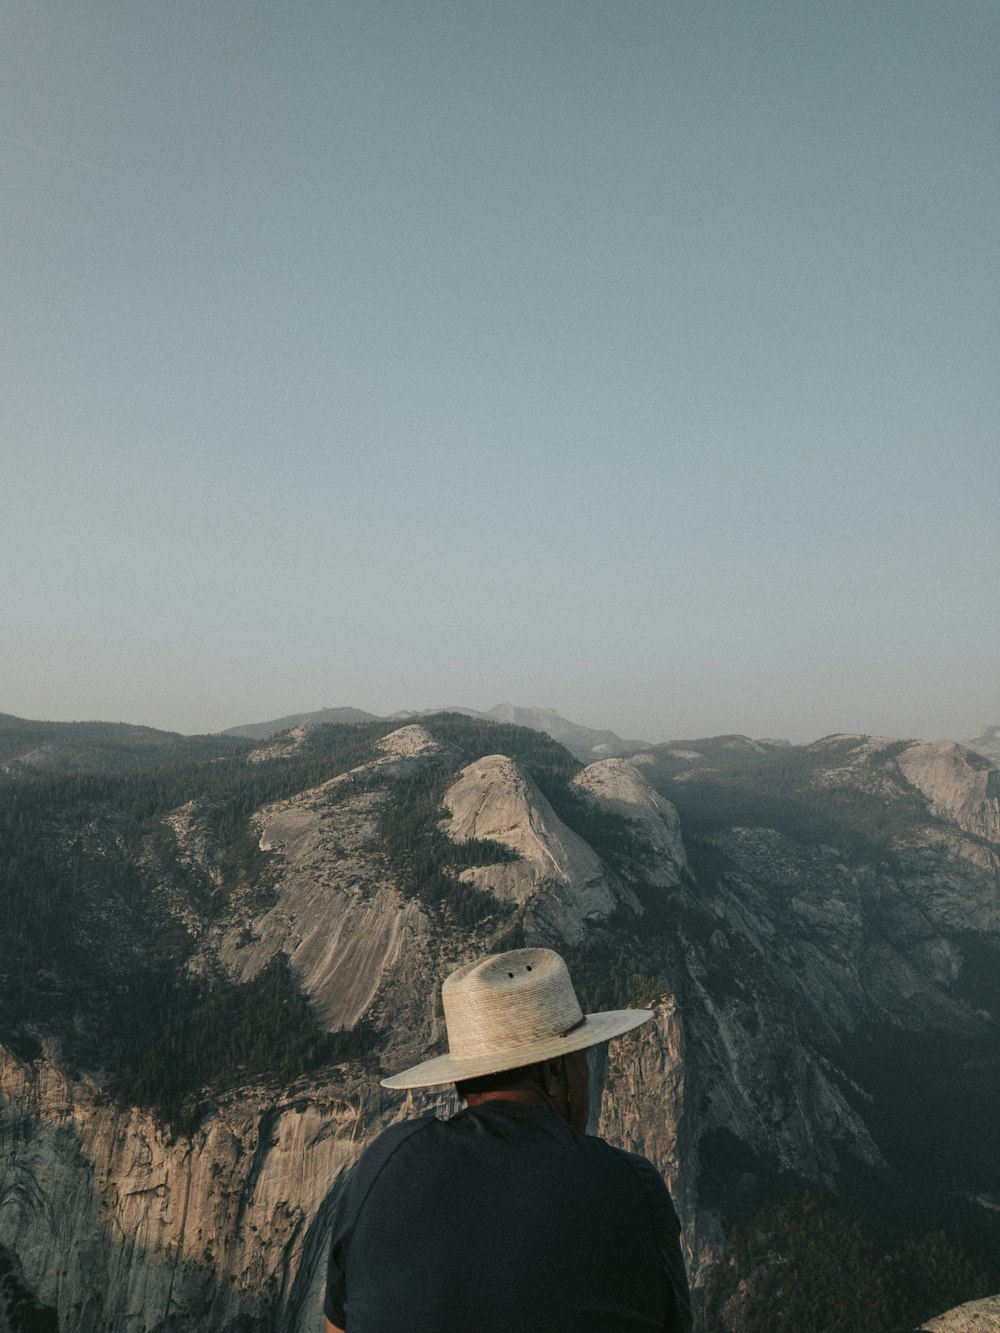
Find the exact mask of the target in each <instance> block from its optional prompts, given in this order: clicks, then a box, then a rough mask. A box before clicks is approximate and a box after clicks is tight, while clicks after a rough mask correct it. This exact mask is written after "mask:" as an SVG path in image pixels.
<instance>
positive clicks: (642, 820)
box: [573, 759, 688, 888]
mask: <svg viewBox="0 0 1000 1333" xmlns="http://www.w3.org/2000/svg"><path fill="white" fill-rule="evenodd" d="M573 785H574V786H576V787H578V788H579V789H580V790H581V791H584V792H586V793H587V794H588V795H589V796H591V797H592V798H593V799H594V800H595V801H596V802H597V804H598V805H599V806H600V807H601V808H602V809H604V810H610V811H611V812H612V813H613V814H616V815H621V816H623V817H624V818H625V819H627V820H628V821H629V822H630V824H631V826H632V829H633V832H634V834H635V837H636V840H637V844H638V845H637V848H636V853H637V856H636V859H637V862H638V864H639V867H640V873H641V874H642V877H643V878H644V879H645V880H646V881H647V882H648V883H650V884H654V885H657V886H658V887H660V888H670V887H672V886H673V885H675V884H678V883H680V878H681V873H682V871H685V870H687V868H688V864H687V853H686V852H685V850H684V839H683V838H682V836H681V821H680V818H679V817H678V814H677V811H676V810H675V809H674V807H673V806H672V805H671V804H670V802H669V801H668V800H666V799H665V798H664V797H662V796H661V795H660V794H659V792H657V791H655V790H654V789H653V788H652V787H651V786H650V784H649V783H648V782H647V781H646V778H645V777H644V775H643V773H642V771H641V768H640V767H639V766H638V765H637V764H636V762H635V761H634V760H630V759H602V760H600V761H598V762H597V763H596V764H588V765H587V767H586V768H585V769H583V770H582V771H581V772H579V773H577V775H576V776H575V777H574V779H573Z"/></svg>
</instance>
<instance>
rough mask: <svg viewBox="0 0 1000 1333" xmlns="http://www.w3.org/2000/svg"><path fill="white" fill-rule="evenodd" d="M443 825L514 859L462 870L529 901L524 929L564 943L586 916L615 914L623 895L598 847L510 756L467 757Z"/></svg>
mask: <svg viewBox="0 0 1000 1333" xmlns="http://www.w3.org/2000/svg"><path fill="white" fill-rule="evenodd" d="M444 804H445V808H446V809H447V810H448V812H449V817H448V818H447V819H446V820H444V821H443V823H442V828H443V829H444V831H445V832H446V833H447V834H448V836H449V837H450V838H454V840H455V841H456V842H468V841H469V840H470V839H472V838H482V839H490V840H491V841H493V842H499V843H501V844H502V845H503V846H504V847H508V848H509V849H510V850H511V851H512V852H514V853H515V855H516V858H517V859H516V860H513V861H506V862H502V863H500V864H498V865H487V866H474V867H472V868H471V869H468V870H464V871H462V875H461V878H462V879H463V880H464V881H465V882H466V883H467V884H474V885H475V886H476V887H477V888H480V889H487V890H489V892H491V893H493V894H495V895H496V897H497V898H500V899H501V900H505V901H509V902H515V903H517V904H519V905H520V906H522V907H524V908H526V909H527V911H526V916H525V923H526V927H527V929H528V930H529V932H530V931H532V930H534V931H535V932H539V933H542V934H544V933H547V932H548V933H553V934H554V935H555V936H556V937H557V938H559V939H562V940H564V941H566V942H567V943H575V942H576V941H578V940H579V939H581V938H582V936H583V933H584V930H585V929H586V926H587V923H588V922H595V921H601V920H603V919H604V918H606V917H608V916H610V915H611V913H612V912H613V911H614V909H615V906H616V905H617V902H618V900H619V898H620V896H621V893H620V892H619V893H616V892H615V889H614V887H613V886H612V882H611V880H610V877H609V875H608V873H607V871H606V869H605V867H604V865H603V864H602V863H601V861H600V859H599V858H598V856H597V855H596V853H595V852H594V851H593V850H592V849H591V848H590V847H589V846H588V845H587V843H585V842H584V840H583V839H582V838H581V837H580V836H579V835H578V834H576V833H574V832H573V831H572V830H571V829H568V828H567V827H566V825H565V824H564V823H563V822H562V820H561V819H560V818H559V817H558V815H557V814H556V812H555V811H554V810H553V809H552V806H551V805H550V804H549V802H548V801H547V800H546V799H545V797H544V796H543V795H542V793H541V792H540V791H539V790H538V787H537V786H536V784H535V782H534V781H533V780H532V778H531V777H530V776H529V775H528V774H527V773H526V772H525V771H524V770H523V769H522V768H521V767H520V765H519V764H518V763H517V762H516V761H515V760H513V759H510V758H508V756H507V755H503V754H492V755H487V756H486V757H485V758H483V759H477V760H476V762H475V763H473V764H469V765H468V767H466V768H464V769H463V770H462V772H461V773H460V774H459V777H458V780H457V781H456V782H455V783H454V784H453V785H452V786H451V787H449V788H448V791H447V792H446V793H445V798H444Z"/></svg>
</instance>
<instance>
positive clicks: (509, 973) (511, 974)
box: [507, 972, 514, 980]
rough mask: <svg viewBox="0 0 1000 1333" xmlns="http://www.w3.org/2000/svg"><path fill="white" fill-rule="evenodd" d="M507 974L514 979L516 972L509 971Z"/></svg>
mask: <svg viewBox="0 0 1000 1333" xmlns="http://www.w3.org/2000/svg"><path fill="white" fill-rule="evenodd" d="M507 975H508V976H509V977H510V978H511V980H513V978H514V973H513V972H508V973H507Z"/></svg>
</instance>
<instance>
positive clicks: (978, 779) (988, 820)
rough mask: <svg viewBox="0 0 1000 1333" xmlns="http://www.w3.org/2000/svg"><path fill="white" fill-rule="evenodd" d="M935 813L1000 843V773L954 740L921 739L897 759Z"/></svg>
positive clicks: (977, 835)
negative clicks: (953, 741) (954, 742)
mask: <svg viewBox="0 0 1000 1333" xmlns="http://www.w3.org/2000/svg"><path fill="white" fill-rule="evenodd" d="M896 762H897V763H898V764H899V768H900V772H901V773H902V774H903V776H904V777H905V778H906V779H907V781H908V782H912V783H913V785H914V787H916V788H917V790H918V791H919V792H921V793H922V794H923V795H924V796H925V797H926V798H927V801H928V803H929V805H930V808H931V811H932V813H933V814H935V815H938V816H939V817H941V818H942V819H947V820H952V821H954V823H956V824H957V825H958V827H959V828H960V829H962V830H963V831H964V832H965V833H972V834H974V835H975V836H976V837H978V838H984V839H985V840H986V841H987V842H991V843H1000V773H997V771H996V769H994V768H991V767H990V766H989V764H988V763H986V762H984V761H982V760H980V758H979V756H978V755H974V754H972V753H970V752H969V751H968V750H966V749H963V747H962V746H960V745H955V744H953V743H952V742H951V741H918V742H917V743H916V744H915V745H911V746H909V747H908V748H907V749H905V750H904V751H903V753H902V754H901V755H900V756H899V758H898V759H897V761H896Z"/></svg>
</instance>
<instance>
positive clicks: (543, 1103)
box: [465, 1087, 569, 1122]
mask: <svg viewBox="0 0 1000 1333" xmlns="http://www.w3.org/2000/svg"><path fill="white" fill-rule="evenodd" d="M465 1100H466V1104H467V1105H469V1106H482V1105H483V1104H484V1103H487V1102H517V1103H519V1104H520V1105H521V1106H537V1107H540V1108H541V1109H542V1110H543V1111H554V1112H555V1113H556V1115H558V1116H561V1117H562V1119H563V1120H565V1121H567V1122H568V1121H569V1115H568V1113H567V1111H564V1110H563V1109H562V1108H561V1107H559V1106H558V1105H557V1104H556V1103H555V1101H553V1099H552V1098H551V1097H549V1096H547V1095H546V1093H545V1092H544V1091H543V1090H542V1089H541V1088H534V1087H526V1088H498V1089H497V1090H496V1091H495V1092H470V1093H469V1095H468V1097H467V1098H466V1099H465Z"/></svg>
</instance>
